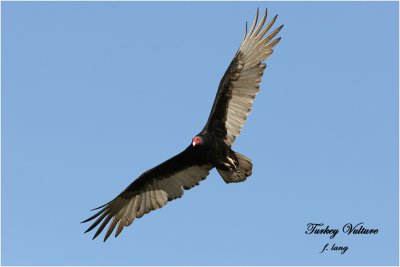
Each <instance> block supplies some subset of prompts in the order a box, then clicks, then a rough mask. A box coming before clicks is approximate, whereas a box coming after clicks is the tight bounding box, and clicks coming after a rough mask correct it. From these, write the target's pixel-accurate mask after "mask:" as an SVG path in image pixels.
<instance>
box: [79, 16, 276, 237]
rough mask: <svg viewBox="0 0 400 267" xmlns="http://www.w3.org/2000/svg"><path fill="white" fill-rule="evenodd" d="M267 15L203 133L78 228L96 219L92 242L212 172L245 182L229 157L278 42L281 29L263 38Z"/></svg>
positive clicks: (255, 27) (244, 170) (231, 70)
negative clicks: (215, 170) (267, 60)
mask: <svg viewBox="0 0 400 267" xmlns="http://www.w3.org/2000/svg"><path fill="white" fill-rule="evenodd" d="M266 18H267V10H265V14H264V16H263V17H262V19H261V21H260V23H258V24H257V21H258V9H257V13H256V16H255V19H254V22H253V24H252V26H251V28H250V31H249V32H247V23H246V27H245V33H244V37H243V40H242V43H241V45H240V48H239V50H238V51H237V52H236V54H235V57H234V58H233V60H232V62H231V63H230V65H229V67H228V69H227V70H226V72H225V74H224V76H223V77H222V80H221V81H220V84H219V87H218V91H217V95H216V97H215V100H214V104H213V107H212V109H211V114H210V116H209V118H208V121H207V123H206V125H205V126H204V128H203V130H202V131H201V132H200V133H199V134H198V135H196V136H195V137H193V139H192V142H191V143H190V145H189V146H188V147H187V148H186V149H185V150H184V151H182V152H181V153H179V154H178V155H176V156H174V157H172V158H170V159H169V160H167V161H165V162H163V163H161V164H160V165H158V166H156V167H154V168H152V169H150V170H148V171H146V172H145V173H143V174H142V175H140V176H139V177H138V178H137V179H136V180H135V181H133V182H132V183H131V184H130V185H129V186H128V187H127V188H126V189H125V190H124V191H122V192H121V193H120V194H119V195H118V196H117V197H116V198H114V199H113V200H112V201H110V202H108V203H107V204H105V205H103V206H100V207H98V208H96V209H94V210H99V211H98V212H97V213H96V214H94V215H93V216H91V217H90V218H88V219H86V220H84V221H83V222H82V223H85V222H88V221H91V220H94V219H96V220H95V221H94V222H93V223H92V225H91V226H90V227H89V228H88V229H87V230H86V232H85V233H87V232H89V231H91V230H92V229H94V228H95V227H96V226H98V225H100V226H99V228H98V229H97V231H96V233H95V234H94V237H93V239H95V238H96V237H97V236H98V235H99V234H100V233H101V232H102V231H103V229H104V228H105V227H106V226H107V224H108V223H110V221H111V223H110V225H109V226H108V229H107V232H106V234H105V237H104V241H106V240H107V238H108V237H109V236H110V235H111V233H112V232H113V231H114V229H115V227H117V230H116V231H115V237H117V236H118V235H119V234H120V233H121V231H122V229H123V228H124V227H126V226H129V225H130V224H131V223H132V222H133V221H134V220H135V219H136V218H141V217H142V216H143V215H144V214H146V213H149V212H150V211H152V210H156V209H159V208H161V207H163V206H164V205H165V204H167V202H168V201H171V200H174V199H176V198H180V197H181V196H182V195H183V190H188V189H190V188H192V187H194V186H196V185H198V184H199V183H200V182H201V181H202V180H204V179H205V178H206V177H207V175H208V174H209V172H210V170H211V169H213V168H216V169H217V171H218V172H219V174H220V175H221V176H222V179H224V181H225V182H226V183H237V182H242V181H244V180H246V178H247V177H248V176H250V175H251V172H252V167H253V165H252V163H251V159H249V158H247V157H245V156H243V155H241V154H239V153H237V152H235V151H233V150H232V149H231V146H232V145H233V143H234V141H235V139H236V137H237V136H238V135H239V133H240V130H241V128H242V126H243V124H244V123H245V122H246V118H247V116H248V115H249V113H250V111H251V108H252V104H253V101H254V98H255V96H256V94H257V93H258V91H259V88H260V82H261V77H262V75H263V72H264V70H265V67H266V65H265V64H264V63H262V62H263V61H265V60H266V59H267V58H268V57H269V56H270V55H271V54H272V51H273V50H272V48H273V47H274V46H275V45H276V44H278V43H279V41H280V39H281V38H276V39H273V38H274V37H275V36H276V35H277V34H278V33H279V31H280V30H281V29H282V27H283V25H281V26H279V27H278V28H276V29H275V30H274V31H272V32H271V33H270V34H268V35H266V33H267V32H268V31H269V29H270V28H271V27H272V25H273V24H274V22H275V20H276V18H277V15H276V16H275V17H273V18H272V19H271V21H270V22H269V23H268V24H267V25H266V26H265V27H264V23H265V21H266Z"/></svg>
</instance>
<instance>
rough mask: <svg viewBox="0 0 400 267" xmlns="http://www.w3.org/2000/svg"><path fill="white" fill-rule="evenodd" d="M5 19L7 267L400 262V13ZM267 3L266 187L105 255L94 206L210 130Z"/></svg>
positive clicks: (256, 122)
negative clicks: (313, 226)
mask: <svg viewBox="0 0 400 267" xmlns="http://www.w3.org/2000/svg"><path fill="white" fill-rule="evenodd" d="M1 5H2V14H1V15H2V21H1V22H2V29H1V30H2V43H1V45H2V62H1V63H2V84H1V86H2V103H1V104H2V110H1V111H2V184H1V185H2V191H1V194H2V199H1V200H2V232H1V234H2V240H1V241H2V251H1V252H2V264H5V265H16V264H17V265H25V264H30V265H61V264H62V265H76V264H78V265H89V264H90V265H149V264H151V265H182V264H197V265H210V264H213V265H232V264H234V265H270V264H273V265H292V264H297V265H304V264H306V265H343V264H346V265H365V264H368V265H394V264H398V249H399V246H398V236H399V232H398V216H399V214H398V208H399V207H398V189H399V184H398V86H399V84H398V72H399V68H398V58H399V54H398V39H399V36H398V3H396V2H386V3H385V2H382V3H381V2H380V3H377V2H303V3H302V2H269V3H265V2H264V3H261V2H251V3H231V2H220V3H212V2H195V3H177V2H171V3H155V2H151V3H145V2H113V3H107V2H93V3H88V2H20V3H18V2H2V3H1ZM257 7H260V8H261V9H263V8H265V7H268V8H269V11H270V14H271V15H273V14H276V13H278V14H279V18H278V21H277V24H276V25H277V26H278V25H280V24H285V27H284V28H283V30H282V32H281V34H280V36H281V37H282V41H281V42H280V43H279V45H278V46H277V47H276V49H275V53H274V54H273V56H272V57H271V58H270V59H269V60H268V62H267V65H268V66H267V70H266V72H265V74H264V77H263V81H262V85H261V92H260V93H259V94H258V96H257V99H256V101H255V105H254V109H253V112H252V113H251V115H250V117H249V119H248V121H247V124H246V125H245V127H244V129H243V131H242V133H241V136H240V137H239V138H238V139H237V142H236V143H235V146H234V149H235V150H236V151H239V152H241V153H243V154H244V155H246V156H248V157H250V158H251V159H252V160H253V163H254V169H253V175H252V176H251V177H250V178H249V179H248V180H247V181H246V182H245V183H240V184H230V185H226V184H225V183H224V182H223V181H222V179H221V178H220V177H219V175H218V174H217V172H216V171H213V172H212V173H211V174H210V176H209V177H208V179H207V180H205V181H204V182H202V184H201V186H198V187H196V188H194V189H192V190H190V191H187V192H186V193H185V196H184V197H183V198H182V199H179V200H177V201H173V202H171V203H169V204H168V205H167V206H166V207H164V208H163V209H161V210H158V211H156V212H153V213H150V214H148V215H146V216H144V217H143V218H141V219H140V220H137V221H135V222H134V224H133V225H131V226H130V227H129V228H127V229H125V230H124V231H123V232H122V234H121V235H120V236H119V237H118V238H117V239H114V238H110V239H109V241H107V242H106V243H103V242H102V241H101V239H96V240H94V241H92V240H91V237H92V234H90V235H88V234H86V235H84V234H83V232H84V230H85V229H86V228H87V227H88V225H82V224H80V223H79V222H80V221H82V220H83V219H85V218H87V217H88V216H90V215H91V214H92V213H91V212H90V209H91V208H94V207H97V206H99V205H101V204H104V203H105V202H107V201H109V200H111V199H112V198H113V197H114V196H115V195H117V194H118V193H119V192H120V191H121V190H123V189H124V188H125V187H126V186H127V185H128V184H129V183H130V182H131V181H132V180H133V179H135V178H136V177H137V176H139V175H140V174H141V173H142V172H144V171H146V170H147V169H149V168H151V167H153V166H155V165H156V164H158V163H160V162H162V161H164V160H166V159H168V158H169V157H171V156H173V155H175V154H176V153H178V152H180V151H181V150H182V149H184V148H185V147H186V146H187V145H188V144H189V143H190V141H191V138H192V137H193V136H194V135H195V134H197V133H198V132H199V131H200V130H201V129H202V127H203V125H204V123H205V122H206V120H207V117H208V114H209V111H210V109H211V104H212V102H213V99H214V96H215V92H216V89H217V86H218V83H219V80H220V78H221V77H222V75H223V73H224V71H225V69H226V67H227V66H228V64H229V62H230V60H231V59H232V57H233V55H234V53H235V51H236V49H237V48H238V47H239V44H240V41H241V38H242V34H243V30H244V24H245V21H246V20H247V21H249V22H251V21H252V19H253V17H254V14H255V10H256V8H257ZM360 222H364V226H365V227H366V228H377V229H379V232H378V234H376V235H350V236H348V235H345V234H344V233H339V234H338V235H337V236H336V237H335V238H334V239H333V240H332V239H329V237H328V236H326V235H306V234H305V231H306V225H307V224H308V223H324V224H325V226H326V225H329V227H330V228H339V229H341V228H342V227H343V225H345V224H346V223H353V224H357V223H360ZM326 243H330V246H331V245H332V244H333V243H335V244H336V245H339V246H348V251H346V253H345V254H343V255H341V254H340V253H337V252H334V251H327V252H324V253H319V252H320V251H321V250H322V248H323V247H324V245H325V244H326Z"/></svg>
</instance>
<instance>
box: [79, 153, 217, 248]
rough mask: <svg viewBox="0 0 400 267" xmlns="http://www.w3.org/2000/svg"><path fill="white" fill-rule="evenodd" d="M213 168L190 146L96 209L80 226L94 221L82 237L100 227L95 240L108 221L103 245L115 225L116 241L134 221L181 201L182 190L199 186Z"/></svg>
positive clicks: (147, 172) (144, 174)
mask: <svg viewBox="0 0 400 267" xmlns="http://www.w3.org/2000/svg"><path fill="white" fill-rule="evenodd" d="M212 168H213V167H212V165H211V164H208V163H207V162H204V159H203V160H202V159H201V158H199V157H198V156H197V154H196V153H195V151H194V149H193V148H192V146H189V147H188V148H187V149H186V150H184V151H183V152H181V153H180V154H178V155H176V156H175V157H173V158H171V159H169V160H167V161H165V162H164V163H161V164H160V165H158V166H156V167H154V168H153V169H150V170H148V171H146V172H145V173H143V174H142V175H141V176H140V177H139V178H138V179H136V180H135V181H134V182H133V183H131V184H130V185H129V186H128V187H127V188H126V189H125V190H124V191H123V192H121V193H120V194H119V195H118V196H117V197H116V198H115V199H113V200H112V201H110V202H108V203H107V204H105V205H103V206H101V207H98V208H96V209H100V211H98V212H97V213H96V214H94V215H93V216H92V217H90V218H88V219H87V220H85V221H83V222H82V223H85V222H88V221H91V220H93V219H95V218H97V219H96V221H94V222H93V223H92V225H91V226H90V227H89V228H88V229H87V230H86V232H85V233H87V232H89V231H91V230H93V229H94V228H95V227H96V226H97V225H99V224H100V223H101V224H100V226H99V228H98V229H97V231H96V233H95V235H94V237H93V239H95V238H96V237H97V236H98V235H99V234H100V233H101V232H102V231H103V229H104V228H105V227H106V226H107V224H108V223H109V222H110V221H111V223H110V225H109V227H108V230H107V232H106V234H105V237H104V241H106V240H107V238H108V237H109V236H110V235H111V233H112V232H113V230H114V229H115V227H116V226H117V225H118V227H117V230H116V232H115V237H117V236H118V235H119V234H120V233H121V231H122V229H123V228H124V227H126V226H129V225H130V224H131V223H132V222H133V221H134V220H135V219H136V218H140V217H142V216H143V215H144V214H146V213H149V212H150V211H152V210H156V209H159V208H161V207H163V206H164V205H165V204H167V202H168V201H171V200H174V199H176V198H180V197H181V196H182V195H183V189H185V190H187V189H190V188H192V187H194V186H196V185H198V184H199V182H200V181H202V180H204V179H205V178H206V177H207V175H208V173H209V172H210V170H211V169H212Z"/></svg>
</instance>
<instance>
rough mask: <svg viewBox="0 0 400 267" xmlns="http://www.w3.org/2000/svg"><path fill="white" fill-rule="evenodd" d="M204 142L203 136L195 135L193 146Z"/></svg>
mask: <svg viewBox="0 0 400 267" xmlns="http://www.w3.org/2000/svg"><path fill="white" fill-rule="evenodd" d="M201 144H203V138H202V137H201V136H198V135H197V136H195V137H193V138H192V146H197V145H201Z"/></svg>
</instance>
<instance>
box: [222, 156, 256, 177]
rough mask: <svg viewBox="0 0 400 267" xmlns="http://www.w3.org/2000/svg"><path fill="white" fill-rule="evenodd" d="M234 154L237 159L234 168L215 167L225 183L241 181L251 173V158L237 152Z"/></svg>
mask: <svg viewBox="0 0 400 267" xmlns="http://www.w3.org/2000/svg"><path fill="white" fill-rule="evenodd" d="M235 155H236V157H237V160H238V165H237V167H236V169H234V170H231V171H229V170H223V169H219V168H217V171H218V172H219V174H220V175H221V177H222V179H224V181H225V183H239V182H243V181H245V180H246V179H247V177H249V176H250V175H251V170H252V168H253V164H252V163H251V159H249V158H247V157H245V156H243V155H242V154H240V153H237V152H235Z"/></svg>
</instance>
